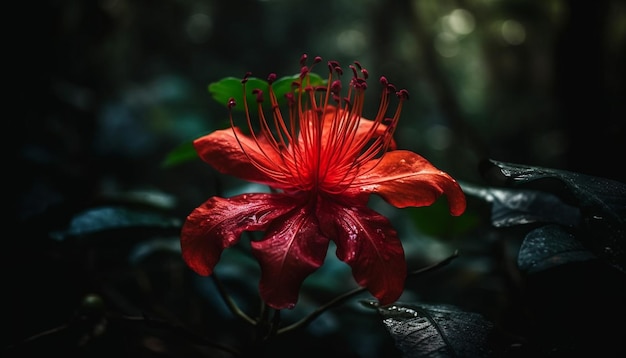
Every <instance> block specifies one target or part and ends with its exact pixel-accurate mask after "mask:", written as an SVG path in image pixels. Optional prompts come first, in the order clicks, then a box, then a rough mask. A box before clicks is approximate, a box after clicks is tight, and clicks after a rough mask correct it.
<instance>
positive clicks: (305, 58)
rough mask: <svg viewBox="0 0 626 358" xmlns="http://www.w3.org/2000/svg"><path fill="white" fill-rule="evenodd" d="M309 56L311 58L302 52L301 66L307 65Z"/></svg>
mask: <svg viewBox="0 0 626 358" xmlns="http://www.w3.org/2000/svg"><path fill="white" fill-rule="evenodd" d="M307 58H309V56H308V55H307V54H306V53H304V54H302V56H301V57H300V66H306V60H307Z"/></svg>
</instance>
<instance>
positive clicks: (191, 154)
mask: <svg viewBox="0 0 626 358" xmlns="http://www.w3.org/2000/svg"><path fill="white" fill-rule="evenodd" d="M194 159H198V154H197V152H196V149H195V148H194V147H193V141H189V142H185V143H183V144H181V145H180V146H178V147H176V148H174V150H172V151H171V152H169V153H168V154H167V157H165V160H164V161H163V163H162V166H163V167H164V168H169V167H173V166H175V165H178V164H181V163H184V162H188V161H190V160H194Z"/></svg>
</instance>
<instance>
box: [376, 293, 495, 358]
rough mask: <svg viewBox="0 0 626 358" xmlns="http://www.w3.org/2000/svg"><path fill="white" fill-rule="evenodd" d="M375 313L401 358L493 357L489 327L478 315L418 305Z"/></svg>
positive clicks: (386, 309)
mask: <svg viewBox="0 0 626 358" xmlns="http://www.w3.org/2000/svg"><path fill="white" fill-rule="evenodd" d="M370 304H373V303H370ZM377 309H378V312H379V313H380V315H381V316H382V319H383V323H384V324H385V326H386V327H387V330H388V331H389V333H390V334H391V336H392V337H393V339H394V341H395V343H396V347H397V348H398V349H399V350H400V351H402V353H403V357H404V358H417V357H420V358H423V357H491V356H493V351H492V348H491V346H490V334H491V332H492V329H493V324H492V323H490V322H489V321H487V320H485V319H484V318H483V316H482V315H480V314H477V313H473V312H465V311H462V310H460V309H459V308H457V307H455V306H452V305H431V304H421V303H420V304H418V303H398V304H394V305H391V306H386V307H377Z"/></svg>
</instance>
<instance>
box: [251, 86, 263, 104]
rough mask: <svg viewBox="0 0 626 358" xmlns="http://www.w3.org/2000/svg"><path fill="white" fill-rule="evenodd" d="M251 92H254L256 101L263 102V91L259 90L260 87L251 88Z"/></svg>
mask: <svg viewBox="0 0 626 358" xmlns="http://www.w3.org/2000/svg"><path fill="white" fill-rule="evenodd" d="M252 94H255V95H256V101H257V102H258V103H261V102H263V91H261V90H260V89H258V88H255V89H253V90H252Z"/></svg>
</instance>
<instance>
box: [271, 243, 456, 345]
mask: <svg viewBox="0 0 626 358" xmlns="http://www.w3.org/2000/svg"><path fill="white" fill-rule="evenodd" d="M458 256H459V252H458V250H455V251H454V253H453V254H452V255H450V256H449V257H447V258H445V259H444V260H442V261H440V262H437V263H435V264H432V265H430V266H427V267H424V268H421V269H419V270H415V271H411V272H409V274H408V275H409V276H416V275H420V274H423V273H426V272H429V271H432V270H435V269H437V268H440V267H443V266H445V265H447V264H449V263H450V262H452V260H454V259H455V258H457V257H458ZM366 290H367V288H366V287H359V288H355V289H353V290H352V291H348V292H346V293H344V294H342V295H340V296H337V297H335V298H334V299H332V300H330V301H329V302H328V303H326V304H324V305H323V306H320V307H319V308H318V309H316V310H315V311H313V312H312V313H311V314H309V315H308V316H306V317H304V318H303V319H301V320H300V321H298V322H296V323H293V324H291V325H289V326H287V327H283V328H281V329H279V330H278V331H277V332H276V334H283V333H287V332H289V331H293V330H295V329H297V328H300V327H302V326H305V325H307V324H309V323H311V321H313V320H314V319H316V318H317V317H319V316H320V315H321V314H322V313H324V312H325V311H326V310H329V309H331V308H333V307H334V306H338V305H339V304H340V303H343V302H344V301H346V300H347V299H349V298H351V297H354V296H356V295H358V294H359V293H362V292H364V291H366Z"/></svg>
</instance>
